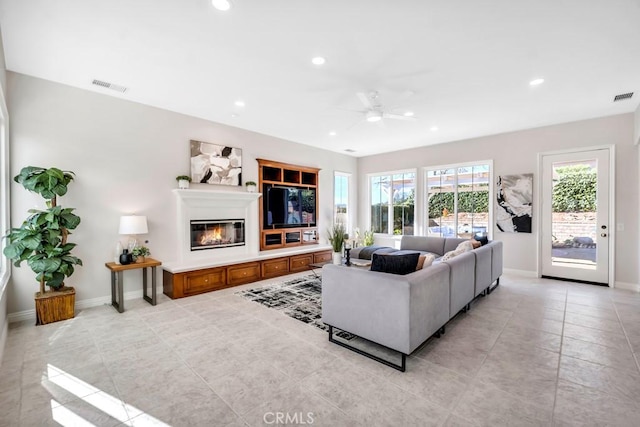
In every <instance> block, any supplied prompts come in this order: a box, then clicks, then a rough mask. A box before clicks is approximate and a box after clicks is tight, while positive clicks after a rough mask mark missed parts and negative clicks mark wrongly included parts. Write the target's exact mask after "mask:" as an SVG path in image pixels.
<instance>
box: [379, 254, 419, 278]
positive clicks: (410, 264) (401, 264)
mask: <svg viewBox="0 0 640 427" xmlns="http://www.w3.org/2000/svg"><path fill="white" fill-rule="evenodd" d="M418 258H420V254H419V253H418V252H415V253H412V254H404V255H386V254H373V260H372V262H371V271H380V272H383V273H391V274H402V275H404V274H409V273H412V272H414V271H416V266H417V265H418Z"/></svg>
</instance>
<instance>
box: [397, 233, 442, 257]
mask: <svg viewBox="0 0 640 427" xmlns="http://www.w3.org/2000/svg"><path fill="white" fill-rule="evenodd" d="M444 241H445V238H444V237H432V236H430V237H424V236H402V240H400V249H402V250H413V251H420V252H431V253H434V254H438V255H442V254H444V252H445V251H444Z"/></svg>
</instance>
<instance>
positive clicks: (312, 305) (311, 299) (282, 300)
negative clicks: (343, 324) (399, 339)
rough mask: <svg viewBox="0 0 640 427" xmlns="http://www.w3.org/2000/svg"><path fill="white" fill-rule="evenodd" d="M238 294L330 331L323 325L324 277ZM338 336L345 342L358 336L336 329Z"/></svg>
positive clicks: (299, 279)
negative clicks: (322, 278)
mask: <svg viewBox="0 0 640 427" xmlns="http://www.w3.org/2000/svg"><path fill="white" fill-rule="evenodd" d="M236 295H240V296H242V297H243V298H246V299H248V300H251V301H254V302H257V303H260V304H262V305H264V306H266V307H269V308H273V309H275V310H278V311H280V312H282V313H284V314H286V315H287V316H289V317H293V318H294V319H297V320H299V321H301V322H304V323H307V324H310V325H313V326H315V327H316V328H320V329H322V330H323V331H328V330H329V327H328V326H327V325H325V324H324V323H322V280H321V277H316V276H304V277H299V278H297V279H292V280H287V281H285V282H282V283H275V284H271V285H265V286H261V287H259V288H253V289H248V290H245V291H240V292H236ZM334 335H335V336H338V337H340V338H343V339H345V340H351V339H353V338H354V337H355V336H354V335H351V334H349V333H348V332H344V331H339V330H337V329H336V328H334Z"/></svg>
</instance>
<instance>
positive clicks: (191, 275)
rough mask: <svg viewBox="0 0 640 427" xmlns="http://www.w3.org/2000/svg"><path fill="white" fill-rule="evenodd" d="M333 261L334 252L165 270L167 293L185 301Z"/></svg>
mask: <svg viewBox="0 0 640 427" xmlns="http://www.w3.org/2000/svg"><path fill="white" fill-rule="evenodd" d="M330 260H331V251H330V250H324V251H317V252H309V253H305V254H297V255H291V256H284V257H280V258H271V259H266V260H263V261H255V262H245V263H240V264H231V265H227V266H221V267H213V268H203V269H199V270H193V271H187V272H183V273H171V272H169V271H167V270H164V271H163V292H164V293H165V294H166V295H167V296H169V297H170V298H174V299H175V298H183V297H188V296H191V295H197V294H201V293H204V292H211V291H216V290H218V289H224V288H230V287H232V286H238V285H244V284H245V283H251V282H257V281H258V280H264V279H270V278H273V277H278V276H282V275H285V274H289V273H296V272H300V271H305V270H308V269H309V264H311V263H317V262H325V261H330Z"/></svg>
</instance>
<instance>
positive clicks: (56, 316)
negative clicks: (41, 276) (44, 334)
mask: <svg viewBox="0 0 640 427" xmlns="http://www.w3.org/2000/svg"><path fill="white" fill-rule="evenodd" d="M34 299H35V302H36V325H46V324H47V323H53V322H59V321H60V320H67V319H73V317H74V316H75V303H76V290H75V288H73V287H63V288H61V289H60V290H57V291H51V292H45V293H44V295H42V294H40V292H36V293H35V298H34Z"/></svg>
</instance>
